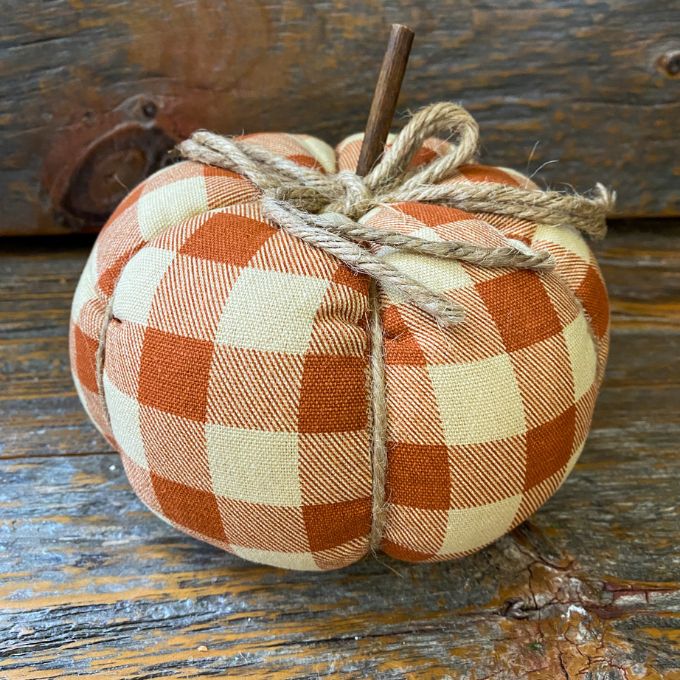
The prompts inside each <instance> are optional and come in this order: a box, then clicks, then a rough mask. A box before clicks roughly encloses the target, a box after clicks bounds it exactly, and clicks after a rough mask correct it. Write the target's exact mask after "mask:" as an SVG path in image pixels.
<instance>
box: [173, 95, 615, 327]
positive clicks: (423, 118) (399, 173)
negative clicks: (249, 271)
mask: <svg viewBox="0 0 680 680" xmlns="http://www.w3.org/2000/svg"><path fill="white" fill-rule="evenodd" d="M440 133H445V134H446V135H447V136H450V135H451V136H454V135H455V136H456V137H457V141H456V143H453V144H451V145H450V149H449V150H448V151H447V152H446V153H445V154H444V155H442V156H439V157H437V158H436V159H434V160H432V161H431V162H429V163H426V164H425V165H422V166H420V167H418V168H416V169H415V170H413V169H410V168H409V164H410V162H411V160H412V159H413V157H414V155H415V154H416V152H417V151H418V150H419V149H420V148H421V147H422V144H423V142H424V141H425V140H426V139H427V138H428V137H431V136H435V135H437V134H440ZM478 142H479V128H478V126H477V123H476V121H475V120H474V118H472V116H471V115H470V114H469V113H468V112H467V111H466V110H465V109H464V108H462V107H461V106H458V105H456V104H451V103H448V102H442V103H438V104H432V105H430V106H427V107H426V108H424V109H422V110H420V111H418V112H417V113H416V114H415V115H413V116H412V118H411V119H410V121H409V122H408V123H407V124H406V126H405V127H404V128H403V129H402V130H401V132H400V133H399V134H397V135H396V137H395V138H394V141H393V142H392V144H391V146H390V147H389V148H388V149H387V150H386V151H385V153H384V154H383V156H382V158H381V160H380V161H379V162H378V163H377V164H376V165H375V166H374V167H373V169H372V170H371V171H370V172H369V173H368V175H367V176H366V177H359V176H358V175H356V174H355V173H353V172H349V171H341V172H338V173H335V174H326V173H324V172H321V171H319V170H316V169H313V168H306V167H302V166H300V165H297V164H296V163H294V162H293V161H291V160H289V159H287V158H284V157H282V156H279V155H278V154H275V153H272V152H271V151H268V150H266V149H263V148H261V147H258V146H256V145H255V144H252V143H249V142H245V141H239V140H237V139H233V138H228V137H222V136H220V135H216V134H213V133H211V132H207V131H205V130H199V131H197V132H195V133H194V134H193V135H192V136H191V138H190V139H187V140H186V141H184V142H182V143H181V144H180V145H179V146H178V150H179V152H180V154H181V155H182V156H184V157H185V158H187V159H190V160H194V161H199V162H201V163H206V164H209V165H215V166H218V167H222V168H226V169H227V170H232V171H234V172H237V173H239V174H241V175H243V176H245V177H247V178H248V179H249V180H250V181H251V182H253V184H255V185H256V186H257V187H258V188H259V189H260V190H261V192H262V199H261V204H262V210H263V214H264V216H265V217H266V218H268V219H269V220H271V221H272V222H273V223H275V224H276V225H278V226H279V227H280V228H282V229H285V230H286V231H288V232H289V233H290V234H292V235H293V236H296V237H297V238H299V239H302V240H303V241H306V242H308V243H310V244H312V245H314V246H316V247H318V248H321V249H322V250H325V251H326V252H328V253H330V254H332V255H334V256H335V257H337V258H338V259H340V260H342V261H343V262H344V263H345V264H346V265H347V266H349V267H350V268H351V269H353V270H355V271H357V272H360V273H363V274H367V275H368V276H370V277H372V278H373V279H374V280H375V281H376V282H377V283H378V284H380V285H381V286H383V287H385V288H388V289H392V290H396V291H398V292H399V293H401V295H402V296H403V297H404V298H406V299H407V300H409V301H410V302H412V303H413V304H414V305H416V306H417V307H419V308H420V309H422V310H424V311H426V312H427V313H428V314H430V315H432V316H433V317H434V318H435V319H436V320H437V321H439V322H440V323H442V324H444V325H449V324H455V323H459V322H460V321H461V320H462V319H463V315H464V311H463V309H462V308H461V307H460V306H458V305H457V304H456V303H454V302H453V301H451V300H449V299H448V298H446V297H444V296H442V295H440V294H438V293H436V292H434V291H431V290H429V289H428V288H426V287H425V286H423V285H422V284H421V283H419V282H418V281H416V280H415V279H413V278H411V277H409V276H408V275H406V274H404V273H403V272H401V271H399V270H398V269H396V268H395V267H393V266H392V265H390V264H389V263H388V262H386V261H385V260H384V259H382V258H381V257H380V256H379V255H378V254H376V252H374V251H375V250H377V248H378V247H379V246H389V247H390V248H393V249H398V250H402V251H408V252H414V253H421V254H426V255H430V256H433V257H441V258H447V259H453V260H460V261H464V262H470V263H473V264H475V265H478V266H481V267H517V268H525V269H534V270H546V269H550V268H552V267H553V266H554V262H553V259H552V257H551V255H550V254H549V253H548V252H546V251H534V250H532V249H530V248H529V247H527V246H526V245H525V244H524V243H522V242H520V241H516V240H513V239H508V243H509V245H508V246H504V247H496V248H489V247H484V246H480V245H475V244H471V243H466V242H463V241H456V240H446V241H443V240H442V241H431V240H426V239H423V238H419V237H417V236H409V235H405V234H401V233H399V232H396V231H387V230H383V229H375V228H371V227H370V226H367V225H365V224H362V223H361V222H360V220H361V217H362V216H363V215H365V214H366V213H367V212H368V211H369V210H371V209H372V208H374V207H376V206H380V205H389V204H394V203H402V202H409V201H417V202H421V203H423V202H424V203H439V204H445V205H450V206H453V207H456V208H458V209H460V210H464V211H467V212H473V213H475V212H481V213H495V214H499V215H508V216H512V217H517V218H521V219H527V220H532V221H535V222H537V223H540V224H544V225H549V226H553V227H565V226H571V227H574V228H576V229H578V230H580V231H582V232H584V233H586V234H589V235H591V236H593V237H595V238H598V237H602V236H603V235H604V233H605V231H606V223H605V217H606V214H607V212H608V211H609V210H610V209H611V207H612V205H613V202H614V194H613V193H610V192H608V191H607V190H606V189H605V187H604V186H602V185H601V184H598V185H597V186H596V189H595V195H594V197H593V198H588V197H586V196H582V195H578V194H567V193H562V192H557V191H540V190H535V189H526V188H519V187H515V186H508V185H504V184H498V183H494V182H471V181H469V180H466V179H464V178H461V177H460V176H459V173H458V168H459V167H460V166H462V165H465V164H466V163H469V162H471V161H472V160H473V158H474V156H475V154H476V151H477V147H478ZM455 175H458V176H457V177H456V179H455V181H452V182H445V180H447V179H449V178H452V177H453V176H455Z"/></svg>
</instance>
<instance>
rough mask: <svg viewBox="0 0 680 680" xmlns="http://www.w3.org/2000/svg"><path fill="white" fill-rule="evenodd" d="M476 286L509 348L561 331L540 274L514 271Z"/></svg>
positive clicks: (530, 342) (545, 337) (539, 339)
mask: <svg viewBox="0 0 680 680" xmlns="http://www.w3.org/2000/svg"><path fill="white" fill-rule="evenodd" d="M475 287H476V288H477V291H478V292H479V295H480V297H481V298H482V300H483V301H484V304H485V305H486V307H487V309H488V310H489V313H490V314H491V316H492V318H493V320H494V321H495V323H496V326H497V327H498V330H499V332H500V334H501V337H502V338H503V343H504V344H505V347H506V349H507V350H508V352H513V351H514V350H517V349H522V348H523V347H529V346H531V345H533V344H535V343H537V342H540V341H541V340H545V339H547V338H550V337H552V336H553V335H555V334H556V333H559V332H560V330H561V325H560V320H559V317H558V316H557V312H555V308H554V307H553V304H552V302H551V300H550V297H549V296H548V293H546V291H545V288H544V287H543V284H542V283H541V280H540V278H539V277H538V275H537V274H535V273H533V272H528V271H514V272H511V273H509V274H504V275H502V276H497V277H495V278H493V279H490V280H488V281H483V282H481V283H478V284H477V285H476V286H475Z"/></svg>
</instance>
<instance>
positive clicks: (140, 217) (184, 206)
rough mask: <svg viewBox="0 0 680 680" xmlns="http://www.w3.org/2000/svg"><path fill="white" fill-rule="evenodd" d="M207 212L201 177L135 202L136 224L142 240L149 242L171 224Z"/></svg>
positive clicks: (178, 182)
mask: <svg viewBox="0 0 680 680" xmlns="http://www.w3.org/2000/svg"><path fill="white" fill-rule="evenodd" d="M207 209H208V193H207V191H206V188H205V180H204V178H203V176H202V175H201V176H200V177H189V178H187V179H180V180H177V181H176V182H171V183H170V184H166V185H163V186H160V187H158V189H154V190H153V191H147V192H145V193H143V194H142V196H141V198H140V199H139V201H138V202H137V221H138V222H139V230H140V232H141V234H142V236H143V237H144V238H145V239H146V240H147V241H149V240H151V239H152V238H153V237H154V236H157V235H158V234H159V233H160V232H161V231H163V230H164V229H166V228H167V227H170V226H172V225H173V224H179V223H180V222H183V221H184V220H186V219H188V218H189V217H192V216H193V215H197V214H198V213H201V212H204V211H206V210H207Z"/></svg>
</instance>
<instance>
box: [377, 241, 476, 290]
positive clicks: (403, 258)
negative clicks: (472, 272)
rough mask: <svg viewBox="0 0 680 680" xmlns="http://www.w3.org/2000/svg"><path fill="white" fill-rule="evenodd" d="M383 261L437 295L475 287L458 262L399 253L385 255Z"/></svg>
mask: <svg viewBox="0 0 680 680" xmlns="http://www.w3.org/2000/svg"><path fill="white" fill-rule="evenodd" d="M383 260H384V261H385V262H387V263H389V264H391V265H392V266H393V267H394V268H395V269H398V270H399V271H400V272H403V273H404V274H407V275H408V276H410V277H411V278H412V279H415V280H416V281H418V282H419V283H422V284H423V285H425V286H426V287H427V288H429V289H430V290H432V291H434V292H435V293H442V292H445V291H449V290H454V289H457V288H467V287H469V286H472V285H473V281H472V279H471V278H470V276H469V275H468V274H467V272H466V271H465V269H463V266H462V265H461V263H460V262H457V261H456V260H446V259H444V258H442V257H430V256H428V255H416V254H414V253H407V252H398V251H393V252H391V253H389V254H388V255H385V256H384V257H383Z"/></svg>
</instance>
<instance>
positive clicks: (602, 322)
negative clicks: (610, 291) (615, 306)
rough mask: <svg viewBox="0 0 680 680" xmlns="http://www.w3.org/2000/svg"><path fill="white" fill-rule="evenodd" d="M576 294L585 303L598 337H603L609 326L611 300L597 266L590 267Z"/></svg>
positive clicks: (584, 305)
mask: <svg viewBox="0 0 680 680" xmlns="http://www.w3.org/2000/svg"><path fill="white" fill-rule="evenodd" d="M576 295H577V296H578V298H579V299H580V300H581V302H582V303H583V307H584V309H585V310H586V314H587V315H588V318H589V319H590V323H591V325H592V327H593V332H594V333H595V335H596V336H597V337H598V338H602V337H603V336H604V334H605V333H606V332H607V328H608V327H609V301H608V299H607V289H606V288H605V286H604V282H603V281H602V277H601V276H600V275H599V274H598V273H597V270H596V269H595V267H593V266H590V267H588V272H587V273H586V275H585V277H584V278H583V281H581V285H580V286H579V287H578V290H577V291H576Z"/></svg>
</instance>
